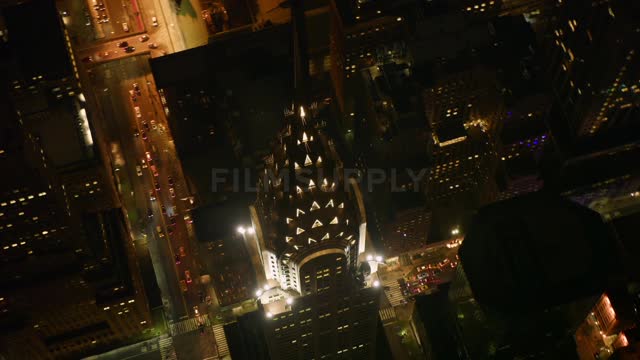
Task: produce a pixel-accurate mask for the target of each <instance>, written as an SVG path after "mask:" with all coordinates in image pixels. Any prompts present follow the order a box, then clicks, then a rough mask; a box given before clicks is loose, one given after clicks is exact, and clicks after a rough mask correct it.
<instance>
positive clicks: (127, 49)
mask: <svg viewBox="0 0 640 360" xmlns="http://www.w3.org/2000/svg"><path fill="white" fill-rule="evenodd" d="M134 51H136V48H134V47H133V46H127V47H126V48H124V52H126V53H132V52H134Z"/></svg>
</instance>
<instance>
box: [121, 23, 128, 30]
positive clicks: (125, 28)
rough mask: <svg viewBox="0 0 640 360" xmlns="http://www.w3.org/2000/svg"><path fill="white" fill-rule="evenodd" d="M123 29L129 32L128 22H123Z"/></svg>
mask: <svg viewBox="0 0 640 360" xmlns="http://www.w3.org/2000/svg"><path fill="white" fill-rule="evenodd" d="M122 30H124V32H129V24H127V23H126V22H123V23H122Z"/></svg>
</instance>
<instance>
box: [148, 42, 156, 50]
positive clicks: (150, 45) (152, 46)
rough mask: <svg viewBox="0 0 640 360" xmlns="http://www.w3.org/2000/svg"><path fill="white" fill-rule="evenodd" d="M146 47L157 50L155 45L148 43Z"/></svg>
mask: <svg viewBox="0 0 640 360" xmlns="http://www.w3.org/2000/svg"><path fill="white" fill-rule="evenodd" d="M147 46H149V49H157V48H158V44H156V43H150V44H149V45H147Z"/></svg>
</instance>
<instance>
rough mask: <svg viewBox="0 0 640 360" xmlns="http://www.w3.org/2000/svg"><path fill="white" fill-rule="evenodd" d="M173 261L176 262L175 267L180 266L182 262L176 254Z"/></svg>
mask: <svg viewBox="0 0 640 360" xmlns="http://www.w3.org/2000/svg"><path fill="white" fill-rule="evenodd" d="M175 260H176V265H180V263H182V261H181V260H180V256H179V255H178V254H176V256H175Z"/></svg>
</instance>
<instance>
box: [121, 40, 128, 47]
mask: <svg viewBox="0 0 640 360" xmlns="http://www.w3.org/2000/svg"><path fill="white" fill-rule="evenodd" d="M127 46H129V43H128V42H126V41H120V42H119V43H118V47H119V48H126V47H127Z"/></svg>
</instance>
